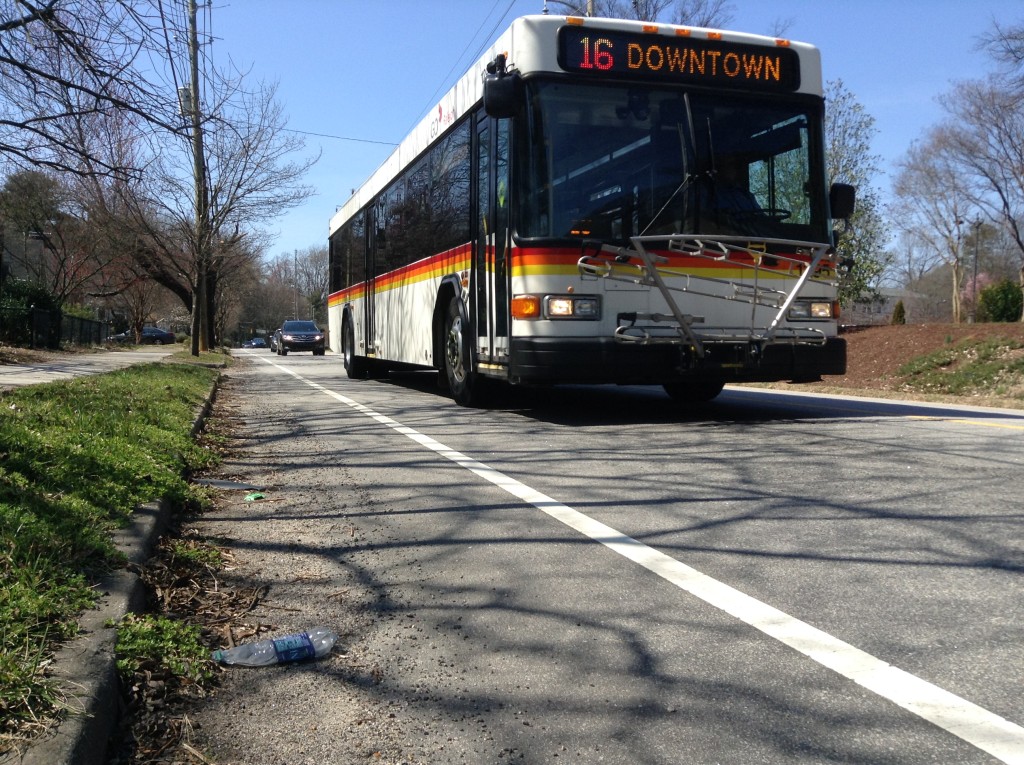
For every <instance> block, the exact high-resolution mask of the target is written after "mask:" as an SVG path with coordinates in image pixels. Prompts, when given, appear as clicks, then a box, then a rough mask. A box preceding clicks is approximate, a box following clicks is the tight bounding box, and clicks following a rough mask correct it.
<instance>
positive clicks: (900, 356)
mask: <svg viewBox="0 0 1024 765" xmlns="http://www.w3.org/2000/svg"><path fill="white" fill-rule="evenodd" d="M843 337H845V338H846V342H847V358H848V360H847V371H846V374H845V375H843V376H841V377H840V376H830V377H826V378H825V379H824V380H823V381H822V382H820V383H812V384H809V385H800V386H789V387H794V388H800V389H806V390H812V391H813V390H818V391H821V392H844V391H875V392H877V393H878V394H879V395H893V396H899V397H905V398H928V399H946V400H954V399H955V400H956V401H959V402H963V403H971V404H975V405H990V406H1014V407H1016V408H1022V407H1024V401H1021V400H1017V401H1016V402H1013V401H1009V400H1007V399H1005V398H1000V397H998V396H996V395H994V394H993V395H991V396H986V395H985V394H983V393H982V394H978V395H975V396H970V397H948V396H947V397H940V396H931V395H929V396H923V395H915V394H914V393H913V392H912V391H906V390H904V388H905V382H906V381H905V379H904V378H903V377H902V376H901V375H900V374H899V372H898V370H899V369H900V367H901V366H903V365H904V364H906V363H907V362H909V361H912V360H913V359H915V358H918V357H921V356H925V355H928V354H931V353H934V352H936V351H939V350H942V349H943V348H951V347H953V346H956V345H957V344H959V343H962V342H964V341H969V340H986V339H988V338H993V337H1003V338H1007V339H1010V340H1016V341H1018V342H1020V343H1024V323H1014V324H962V325H959V326H958V325H954V324H905V325H895V326H892V325H885V326H878V327H865V328H858V329H851V330H847V331H845V332H844V333H843ZM1021 384H1022V386H1024V380H1022V381H1021Z"/></svg>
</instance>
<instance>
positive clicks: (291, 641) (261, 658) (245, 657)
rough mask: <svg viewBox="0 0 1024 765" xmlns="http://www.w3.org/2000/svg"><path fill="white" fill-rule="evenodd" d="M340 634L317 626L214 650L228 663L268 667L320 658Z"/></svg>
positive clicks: (217, 659)
mask: <svg viewBox="0 0 1024 765" xmlns="http://www.w3.org/2000/svg"><path fill="white" fill-rule="evenodd" d="M337 639H338V635H337V634H336V633H335V632H333V631H332V630H329V629H328V628H327V627H316V628H315V629H311V630H309V631H308V632H299V633H296V634H294V635H285V636H284V637H280V638H276V639H274V640H261V641H259V642H258V643H243V644H242V645H239V646H235V647H234V648H228V649H223V650H219V651H214V652H213V654H212V657H211V658H212V659H213V660H214V661H219V662H222V663H224V664H241V665H242V666H246V667H266V666H269V665H271V664H283V663H284V662H288V661H302V660H303V659H312V658H314V657H315V658H317V659H319V658H320V657H321V656H326V655H327V654H328V653H330V650H331V648H333V647H334V641H335V640H337Z"/></svg>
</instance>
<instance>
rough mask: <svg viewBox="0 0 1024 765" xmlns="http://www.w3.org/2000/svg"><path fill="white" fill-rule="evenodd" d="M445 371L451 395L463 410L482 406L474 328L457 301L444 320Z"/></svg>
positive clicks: (454, 299)
mask: <svg viewBox="0 0 1024 765" xmlns="http://www.w3.org/2000/svg"><path fill="white" fill-rule="evenodd" d="M443 343H444V371H445V376H446V377H447V378H448V391H449V393H451V395H452V398H453V399H455V403H456V404H459V405H460V406H476V405H477V404H478V403H479V401H478V400H479V388H480V385H479V376H478V375H477V374H476V373H474V372H473V355H472V354H473V351H472V346H471V345H470V326H469V320H468V319H467V318H466V314H465V310H464V309H463V306H462V301H461V300H460V299H459V298H457V297H453V298H452V299H451V302H449V303H448V313H447V314H446V315H445V320H444V337H443Z"/></svg>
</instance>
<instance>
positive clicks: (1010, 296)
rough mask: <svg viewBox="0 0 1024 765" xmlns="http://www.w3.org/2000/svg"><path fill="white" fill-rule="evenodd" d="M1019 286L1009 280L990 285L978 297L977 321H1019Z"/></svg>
mask: <svg viewBox="0 0 1024 765" xmlns="http://www.w3.org/2000/svg"><path fill="white" fill-rule="evenodd" d="M1021 309H1022V296H1021V289H1020V286H1019V285H1017V284H1014V283H1013V282H1012V281H1010V280H1009V279H1003V280H1002V281H1001V282H997V283H996V284H993V285H990V286H988V287H986V288H985V289H983V290H982V291H981V294H979V295H978V321H992V322H1003V321H1005V322H1008V321H1020V318H1021Z"/></svg>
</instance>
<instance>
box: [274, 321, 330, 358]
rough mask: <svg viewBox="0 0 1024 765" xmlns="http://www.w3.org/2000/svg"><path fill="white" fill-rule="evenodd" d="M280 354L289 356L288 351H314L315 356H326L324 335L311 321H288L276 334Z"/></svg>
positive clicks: (275, 344) (276, 344) (276, 345)
mask: <svg viewBox="0 0 1024 765" xmlns="http://www.w3.org/2000/svg"><path fill="white" fill-rule="evenodd" d="M274 338H275V341H276V342H274V343H273V345H274V346H275V348H276V350H277V352H278V354H280V355H281V356H287V355H288V351H313V355H314V356H323V355H324V333H323V332H321V331H320V328H319V327H317V325H316V324H314V323H313V322H311V321H286V322H285V323H284V324H282V325H281V328H280V329H279V330H277V332H275V333H274Z"/></svg>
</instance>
